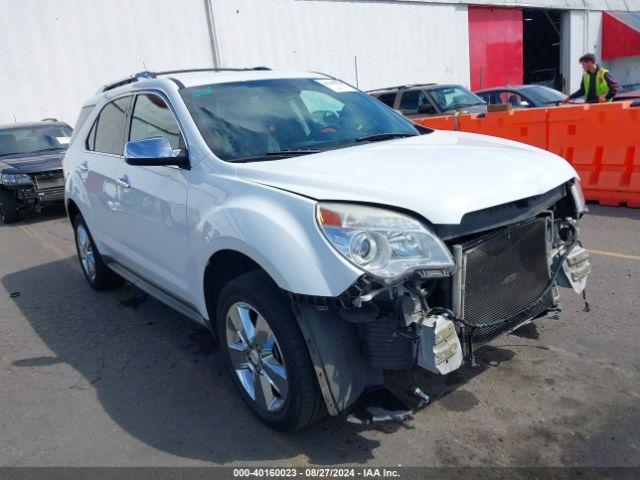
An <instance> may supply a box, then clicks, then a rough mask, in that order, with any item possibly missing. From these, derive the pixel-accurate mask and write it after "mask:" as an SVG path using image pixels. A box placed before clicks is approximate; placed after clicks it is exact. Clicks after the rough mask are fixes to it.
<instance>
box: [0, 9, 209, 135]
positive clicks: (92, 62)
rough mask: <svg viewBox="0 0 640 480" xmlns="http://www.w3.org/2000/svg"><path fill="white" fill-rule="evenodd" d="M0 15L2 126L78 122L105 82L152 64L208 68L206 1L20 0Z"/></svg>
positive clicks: (0, 116)
mask: <svg viewBox="0 0 640 480" xmlns="http://www.w3.org/2000/svg"><path fill="white" fill-rule="evenodd" d="M10 3H11V6H10V7H9V6H6V7H3V8H2V15H0V58H1V59H2V71H1V72H0V124H2V123H10V122H13V121H14V115H15V119H16V120H17V121H32V120H40V119H42V118H45V117H55V118H58V119H60V120H64V121H65V122H67V123H70V124H71V125H72V126H73V124H74V123H75V120H76V117H77V115H78V112H79V111H80V106H81V104H82V103H83V102H84V101H85V100H87V99H88V98H90V97H92V96H93V94H94V93H95V91H96V90H97V89H98V88H99V87H100V86H102V85H104V84H105V83H107V82H109V81H112V80H115V79H118V78H123V77H126V76H129V75H131V74H132V73H135V72H139V71H141V70H144V68H145V67H144V65H146V67H147V68H148V69H157V70H163V69H174V68H188V67H208V66H211V64H212V54H211V48H210V42H209V35H208V29H207V20H206V16H205V15H204V3H203V1H202V0H91V1H86V0H56V1H55V2H52V1H45V0H19V1H12V2H10Z"/></svg>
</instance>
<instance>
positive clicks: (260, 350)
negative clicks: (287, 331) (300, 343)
mask: <svg viewBox="0 0 640 480" xmlns="http://www.w3.org/2000/svg"><path fill="white" fill-rule="evenodd" d="M226 337H227V347H228V351H229V357H230V359H231V364H232V366H233V370H234V371H235V373H236V375H237V376H238V379H239V380H240V384H241V385H242V387H243V388H244V391H245V392H246V393H247V395H248V396H249V397H250V398H251V399H252V400H253V401H254V402H255V403H256V404H257V406H259V407H260V408H261V409H263V410H266V411H268V412H276V411H278V410H280V409H282V408H283V407H284V405H285V402H286V399H287V391H288V389H289V384H288V379H287V370H286V367H285V364H284V360H283V358H282V353H281V351H280V347H279V346H278V341H277V340H276V337H275V335H274V333H273V331H272V330H271V327H269V324H268V323H267V321H266V320H265V318H264V317H263V316H262V315H261V314H260V313H258V311H257V310H256V309H255V308H253V307H252V306H251V305H249V304H247V303H245V302H237V303H234V304H233V305H232V306H231V308H230V309H229V310H228V312H227V318H226Z"/></svg>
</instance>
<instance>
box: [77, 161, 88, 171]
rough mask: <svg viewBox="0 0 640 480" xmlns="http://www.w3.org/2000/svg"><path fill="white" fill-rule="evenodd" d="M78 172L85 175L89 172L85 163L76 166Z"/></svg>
mask: <svg viewBox="0 0 640 480" xmlns="http://www.w3.org/2000/svg"><path fill="white" fill-rule="evenodd" d="M78 170H80V171H81V172H82V173H87V172H88V171H89V165H87V162H82V163H81V164H80V165H78Z"/></svg>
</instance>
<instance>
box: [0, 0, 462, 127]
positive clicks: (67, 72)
mask: <svg viewBox="0 0 640 480" xmlns="http://www.w3.org/2000/svg"><path fill="white" fill-rule="evenodd" d="M207 2H210V3H207ZM207 5H211V7H212V17H213V19H214V22H213V27H214V28H213V29H214V31H215V32H216V36H217V39H218V42H219V45H218V48H217V49H212V42H211V36H210V30H209V27H208V23H207V21H208V14H207ZM2 13H3V14H2V16H0V65H2V70H1V71H0V124H2V123H9V122H13V121H14V118H15V119H16V120H17V121H30V120H38V119H41V118H43V117H56V118H60V119H62V120H65V121H67V122H69V123H71V124H73V123H74V122H75V119H76V116H77V114H78V111H79V108H80V105H81V104H82V103H83V102H84V101H85V100H86V99H87V98H89V97H91V96H93V94H94V93H95V91H96V90H97V89H98V88H99V87H100V86H101V85H103V84H104V83H106V82H109V81H112V80H115V79H118V78H122V77H125V76H128V75H130V74H132V73H134V72H137V71H140V70H143V69H144V68H145V66H146V68H148V69H150V70H162V69H174V68H188V67H208V66H212V65H213V62H214V60H213V57H214V54H215V53H216V50H217V51H218V52H219V55H220V60H221V64H222V65H223V66H243V67H244V66H254V65H266V66H270V67H274V68H278V67H291V68H298V69H307V70H318V71H323V72H326V73H329V74H333V75H335V76H338V77H341V78H344V79H345V80H347V81H350V82H352V83H356V66H355V62H356V60H355V57H357V63H358V67H357V68H358V82H357V83H359V85H360V87H361V88H374V87H379V86H386V85H393V84H401V83H408V82H459V83H463V84H465V85H468V83H469V66H468V63H469V46H468V29H467V7H466V6H465V5H456V4H452V5H434V4H409V3H406V2H405V3H402V2H381V3H377V2H342V1H324V0H306V1H295V0H222V1H211V0H90V1H87V0H56V1H55V2H54V1H50V0H12V1H11V7H10V8H3V9H2Z"/></svg>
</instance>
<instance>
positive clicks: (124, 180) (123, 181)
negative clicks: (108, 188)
mask: <svg viewBox="0 0 640 480" xmlns="http://www.w3.org/2000/svg"><path fill="white" fill-rule="evenodd" d="M118 186H120V188H124V189H125V190H129V189H130V188H131V184H130V183H129V179H128V178H127V176H126V175H125V176H124V177H120V178H119V179H118Z"/></svg>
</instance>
